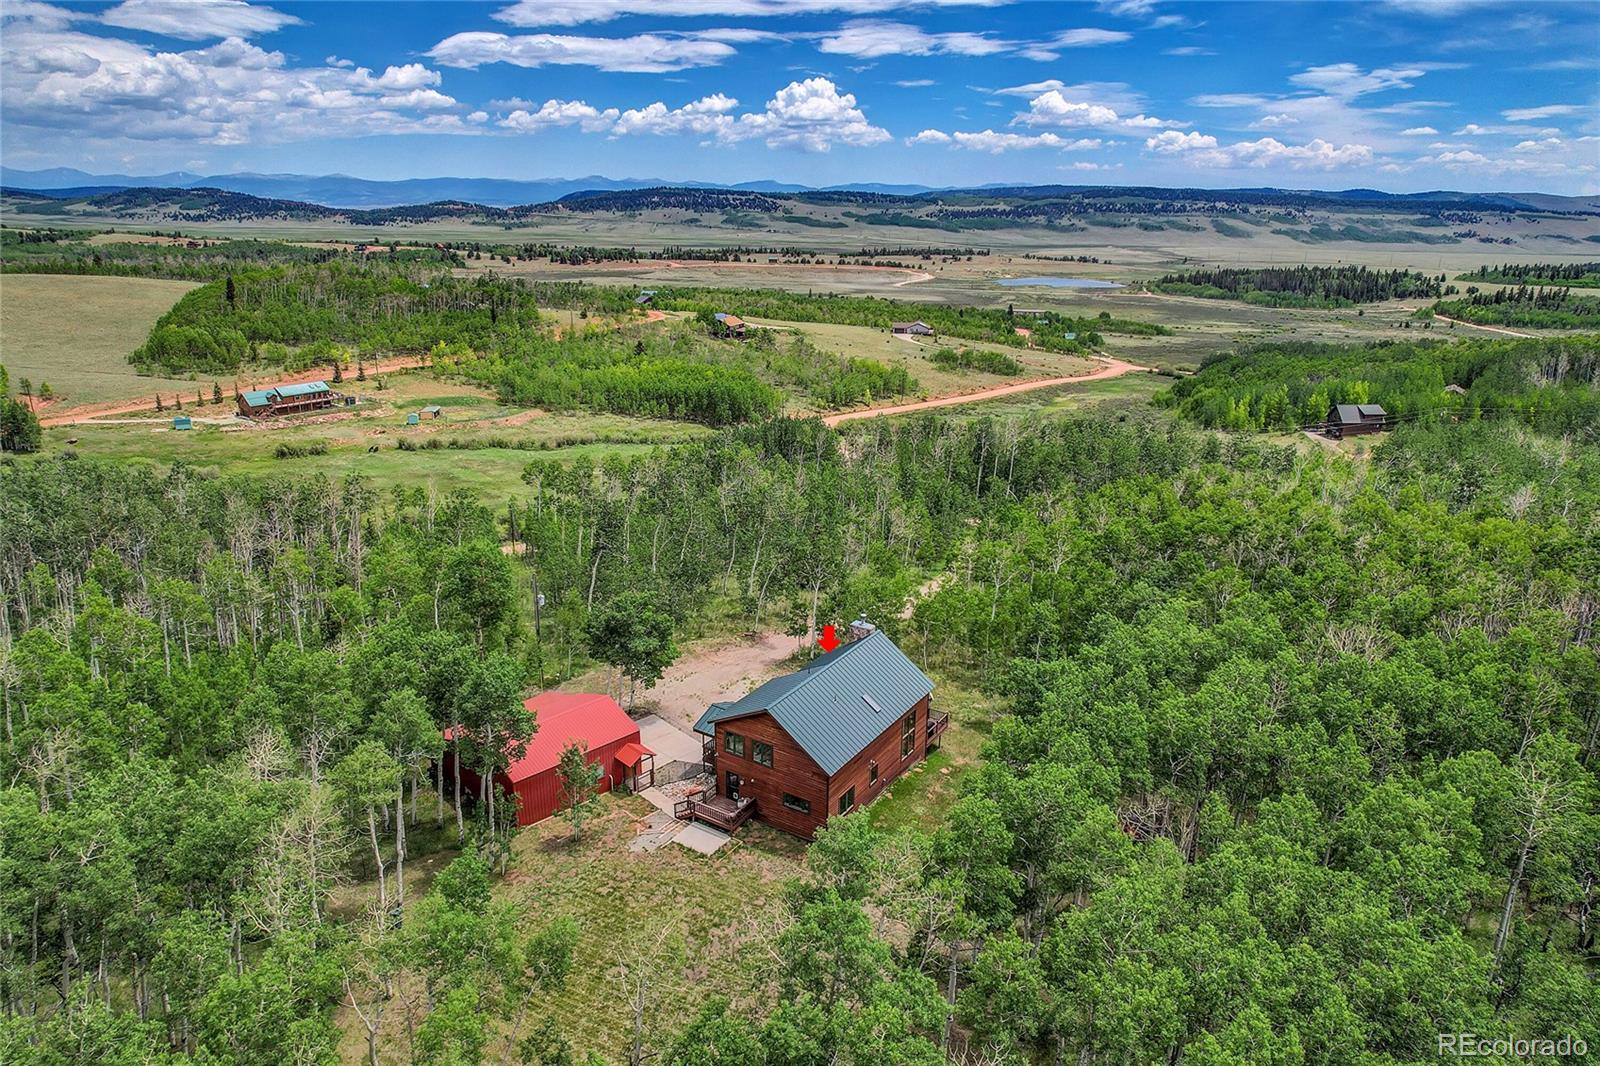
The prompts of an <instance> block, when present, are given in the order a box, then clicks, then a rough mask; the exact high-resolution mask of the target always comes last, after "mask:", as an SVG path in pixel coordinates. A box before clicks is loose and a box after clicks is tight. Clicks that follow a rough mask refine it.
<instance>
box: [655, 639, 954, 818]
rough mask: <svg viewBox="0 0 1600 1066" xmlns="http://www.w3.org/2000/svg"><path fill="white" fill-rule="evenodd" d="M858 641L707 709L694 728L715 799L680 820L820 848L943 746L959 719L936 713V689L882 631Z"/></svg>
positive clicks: (693, 806)
mask: <svg viewBox="0 0 1600 1066" xmlns="http://www.w3.org/2000/svg"><path fill="white" fill-rule="evenodd" d="M851 636H852V638H853V639H852V640H851V641H850V642H849V643H848V644H845V645H843V646H841V647H839V648H836V649H835V650H833V651H831V652H829V653H827V654H826V655H822V656H819V657H818V658H816V659H814V660H812V661H811V662H810V663H808V664H807V665H806V666H804V667H802V668H801V669H799V670H797V671H795V672H794V673H792V674H786V675H784V676H783V677H777V678H773V679H772V680H771V681H768V682H767V683H766V684H764V685H762V686H761V687H760V688H758V689H756V690H755V691H754V692H752V693H750V694H749V695H748V696H745V697H743V698H742V699H738V700H732V701H729V702H725V703H713V704H712V705H711V706H710V707H708V708H707V709H706V712H705V713H704V714H702V715H701V716H700V720H699V721H698V722H696V723H695V727H694V728H695V732H697V733H699V734H700V735H701V738H702V742H703V744H704V745H705V761H706V765H707V768H708V769H710V770H711V771H712V775H713V778H714V780H715V785H714V789H715V794H714V795H711V796H704V797H701V798H699V799H697V800H690V801H687V802H686V803H685V804H682V805H681V806H682V807H683V811H682V813H681V814H680V817H693V818H697V819H699V820H700V821H704V822H707V823H709V824H711V825H715V826H718V827H719V828H722V829H727V830H730V831H731V830H732V829H735V828H737V827H738V826H739V825H740V824H742V823H743V822H744V821H745V820H747V819H749V818H751V817H755V818H759V819H760V820H761V821H763V822H766V823H767V824H769V825H772V826H775V827H777V828H779V829H783V830H786V831H787V832H790V833H793V834H795V835H796V836H800V837H804V838H805V839H807V840H810V839H811V838H812V837H814V836H815V835H816V832H817V830H818V829H819V828H821V827H822V824H823V823H824V822H826V821H827V820H828V818H829V817H830V816H832V815H834V814H847V813H849V812H850V811H852V810H854V809H856V808H857V807H859V806H861V805H863V804H866V803H870V802H871V801H872V800H873V799H875V798H877V796H878V794H879V793H880V792H882V791H883V789H884V787H885V786H887V785H888V784H889V783H890V782H891V781H893V780H894V779H895V778H897V777H899V776H900V775H901V774H903V773H905V772H906V771H907V770H909V769H910V768H911V767H912V766H914V765H916V764H917V763H918V762H920V761H921V760H922V759H923V758H925V757H926V756H927V754H928V749H929V747H930V746H937V744H938V741H939V737H940V736H941V735H942V734H943V732H944V729H945V726H946V725H947V724H948V722H949V719H948V717H946V716H939V717H935V716H934V715H933V713H932V709H931V702H932V695H933V682H932V681H930V680H928V677H927V675H926V674H924V673H923V672H922V671H921V670H919V669H918V668H917V666H916V664H914V663H913V662H912V661H911V660H910V659H909V658H907V657H906V655H905V653H904V652H902V651H901V650H900V649H899V648H898V647H896V646H895V643H894V641H892V640H890V639H889V638H888V637H887V636H885V635H884V634H883V633H881V632H879V631H877V630H876V629H874V628H873V627H872V626H870V625H868V624H866V623H864V622H857V623H855V624H853V625H852V626H851Z"/></svg>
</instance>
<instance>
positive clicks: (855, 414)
mask: <svg viewBox="0 0 1600 1066" xmlns="http://www.w3.org/2000/svg"><path fill="white" fill-rule="evenodd" d="M1094 358H1095V360H1096V361H1097V362H1099V363H1100V364H1101V366H1100V367H1099V368H1098V369H1095V370H1091V371H1089V372H1088V373H1087V374H1073V375H1071V376H1069V377H1060V378H1035V379H1034V380H1032V381H1021V382H1018V383H1016V384H1014V385H996V386H995V387H994V388H992V389H979V390H978V391H977V392H963V393H957V394H956V395H954V396H936V397H934V398H933V399H931V400H918V401H916V402H915V403H897V404H894V405H892V406H889V407H864V408H862V409H861V410H859V411H845V412H843V413H841V414H836V415H828V416H827V417H826V418H824V419H823V420H822V422H823V425H828V426H837V425H838V424H839V423H840V422H854V421H856V420H857V419H860V418H877V417H878V416H879V415H903V414H908V413H910V412H912V411H926V410H929V409H930V408H934V407H953V406H955V405H957V404H963V403H976V402H978V401H979V400H993V399H998V398H999V397H1001V396H1012V395H1014V394H1016V393H1019V392H1031V391H1033V390H1034V389H1048V388H1050V387H1051V386H1053V385H1071V384H1074V383H1077V382H1083V381H1104V380H1105V379H1106V378H1118V377H1121V376H1122V375H1123V374H1132V373H1135V372H1143V371H1147V370H1149V369H1150V368H1149V367H1143V366H1136V365H1134V364H1133V363H1128V362H1124V361H1123V360H1121V359H1111V358H1107V357H1104V356H1098V355H1097V356H1095V357H1094Z"/></svg>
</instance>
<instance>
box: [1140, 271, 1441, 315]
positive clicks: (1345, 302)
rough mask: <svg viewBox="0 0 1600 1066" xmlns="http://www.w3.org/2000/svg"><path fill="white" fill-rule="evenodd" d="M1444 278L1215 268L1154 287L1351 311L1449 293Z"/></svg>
mask: <svg viewBox="0 0 1600 1066" xmlns="http://www.w3.org/2000/svg"><path fill="white" fill-rule="evenodd" d="M1443 282H1444V278H1443V276H1440V277H1437V278H1433V277H1429V276H1427V275H1425V274H1418V273H1416V272H1414V271H1410V270H1372V269H1370V268H1368V267H1364V266H1338V267H1320V266H1295V267H1261V268H1253V269H1248V268H1217V269H1212V270H1191V271H1187V272H1185V273H1182V274H1167V275H1165V276H1164V277H1161V278H1158V279H1156V280H1155V281H1153V282H1151V283H1150V287H1151V288H1152V289H1154V290H1156V291H1157V292H1166V293H1172V294H1173V295H1176V296H1199V297H1202V298H1205V299H1210V300H1242V301H1243V302H1245V303H1251V304H1260V305H1262V306H1265V307H1349V306H1351V305H1352V304H1364V303H1377V302H1379V301H1382V300H1401V299H1408V298H1412V297H1418V298H1424V299H1433V298H1436V297H1438V296H1441V295H1445V287H1444V285H1443Z"/></svg>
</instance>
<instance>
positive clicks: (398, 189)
mask: <svg viewBox="0 0 1600 1066" xmlns="http://www.w3.org/2000/svg"><path fill="white" fill-rule="evenodd" d="M0 185H3V186H5V187H6V188H8V189H27V190H30V191H34V192H48V193H54V194H57V195H59V196H60V198H62V199H73V198H77V197H80V196H94V195H96V194H99V193H107V192H120V191H121V190H124V189H157V188H159V189H200V188H206V189H222V190H225V191H227V192H239V193H245V194H247V195H250V196H260V197H263V198H265V199H269V200H299V201H302V202H306V203H313V204H320V205H323V206H325V207H343V208H379V207H399V206H402V205H406V204H422V203H433V202H436V201H439V200H458V201H462V202H465V203H475V204H483V205H484V206H486V207H518V206H522V205H524V204H545V203H551V202H553V201H555V200H559V199H561V198H562V197H564V196H569V195H571V194H572V193H575V192H594V191H616V190H625V189H648V188H659V187H661V186H665V185H671V186H675V187H677V188H690V189H734V190H738V191H742V192H764V193H783V192H812V191H816V190H813V188H812V187H811V186H809V185H796V184H793V183H791V182H782V181H749V182H743V183H741V184H736V185H728V184H721V183H718V182H703V181H687V182H686V181H677V182H673V181H666V180H663V179H661V178H608V177H604V176H603V175H598V174H596V175H591V176H589V177H584V178H528V179H516V178H408V179H405V180H402V181H373V180H370V179H368V178H353V177H350V176H349V175H347V174H322V175H312V174H191V173H189V172H188V171H182V170H179V171H173V172H172V173H170V174H149V175H133V174H90V173H87V172H86V171H82V170H75V169H73V168H72V167H51V168H50V169H48V170H19V169H17V168H15V167H0ZM829 189H830V190H837V191H851V192H876V193H889V194H894V195H900V196H907V195H914V194H916V193H924V192H930V191H932V187H931V186H928V185H884V184H879V183H874V182H862V183H859V184H852V185H835V186H830V187H829Z"/></svg>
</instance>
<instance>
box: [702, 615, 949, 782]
mask: <svg viewBox="0 0 1600 1066" xmlns="http://www.w3.org/2000/svg"><path fill="white" fill-rule="evenodd" d="M932 691H933V682H932V681H930V680H928V675H926V674H924V673H923V672H922V671H921V670H919V669H917V666H916V664H915V663H913V662H912V661H911V660H910V659H908V658H907V657H906V654H905V652H903V651H901V650H900V649H899V648H898V647H897V646H896V645H895V643H894V641H892V640H890V639H889V638H888V637H887V636H885V635H884V634H883V632H882V631H875V632H873V633H870V634H868V635H867V636H865V637H863V638H861V639H860V640H856V641H852V642H851V643H849V644H845V645H843V646H841V647H839V648H836V649H834V650H833V651H831V652H829V653H828V654H826V655H821V656H818V657H817V658H815V659H813V660H812V661H811V662H809V663H807V664H806V665H805V666H804V667H802V668H801V669H799V670H796V671H795V672H794V673H792V674H785V675H784V676H782V677H775V678H773V679H772V680H771V681H768V682H767V683H766V684H765V685H762V686H761V687H760V688H758V689H756V690H755V691H754V692H752V693H750V694H749V695H748V696H745V697H743V698H742V699H737V700H730V701H727V702H724V703H713V704H712V705H711V706H710V707H707V708H706V711H705V713H704V714H702V715H701V716H700V720H699V721H697V722H696V723H695V724H694V728H695V732H697V733H702V734H704V735H706V736H712V735H713V734H714V733H715V729H714V726H715V723H717V722H721V721H725V720H727V719H730V718H741V717H744V716H745V715H750V714H756V713H759V712H761V711H766V712H767V713H768V714H770V715H772V717H773V718H774V719H776V720H777V722H778V724H779V725H780V726H782V727H783V731H784V732H785V733H788V734H789V736H790V737H791V738H792V739H793V740H794V742H795V743H796V744H799V745H800V747H801V748H802V749H803V750H804V751H805V753H806V754H807V755H809V756H811V758H812V759H813V760H814V761H815V762H816V764H817V765H818V766H820V767H822V771H823V773H826V774H836V773H838V772H839V770H840V769H842V768H843V767H844V764H845V763H847V762H849V761H850V760H851V759H853V758H855V757H856V756H857V755H859V754H860V753H861V752H862V751H863V750H864V749H865V748H866V746H867V745H868V744H870V743H872V742H873V741H874V740H876V739H877V738H878V737H880V736H882V735H883V731H884V730H885V729H888V728H889V727H890V726H891V725H893V724H894V723H895V722H897V721H899V720H900V718H901V717H902V716H903V715H904V714H905V713H906V711H908V710H910V709H911V707H912V706H914V705H915V704H916V703H917V701H919V700H921V699H922V697H924V696H926V695H928V694H929V693H930V692H932Z"/></svg>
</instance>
